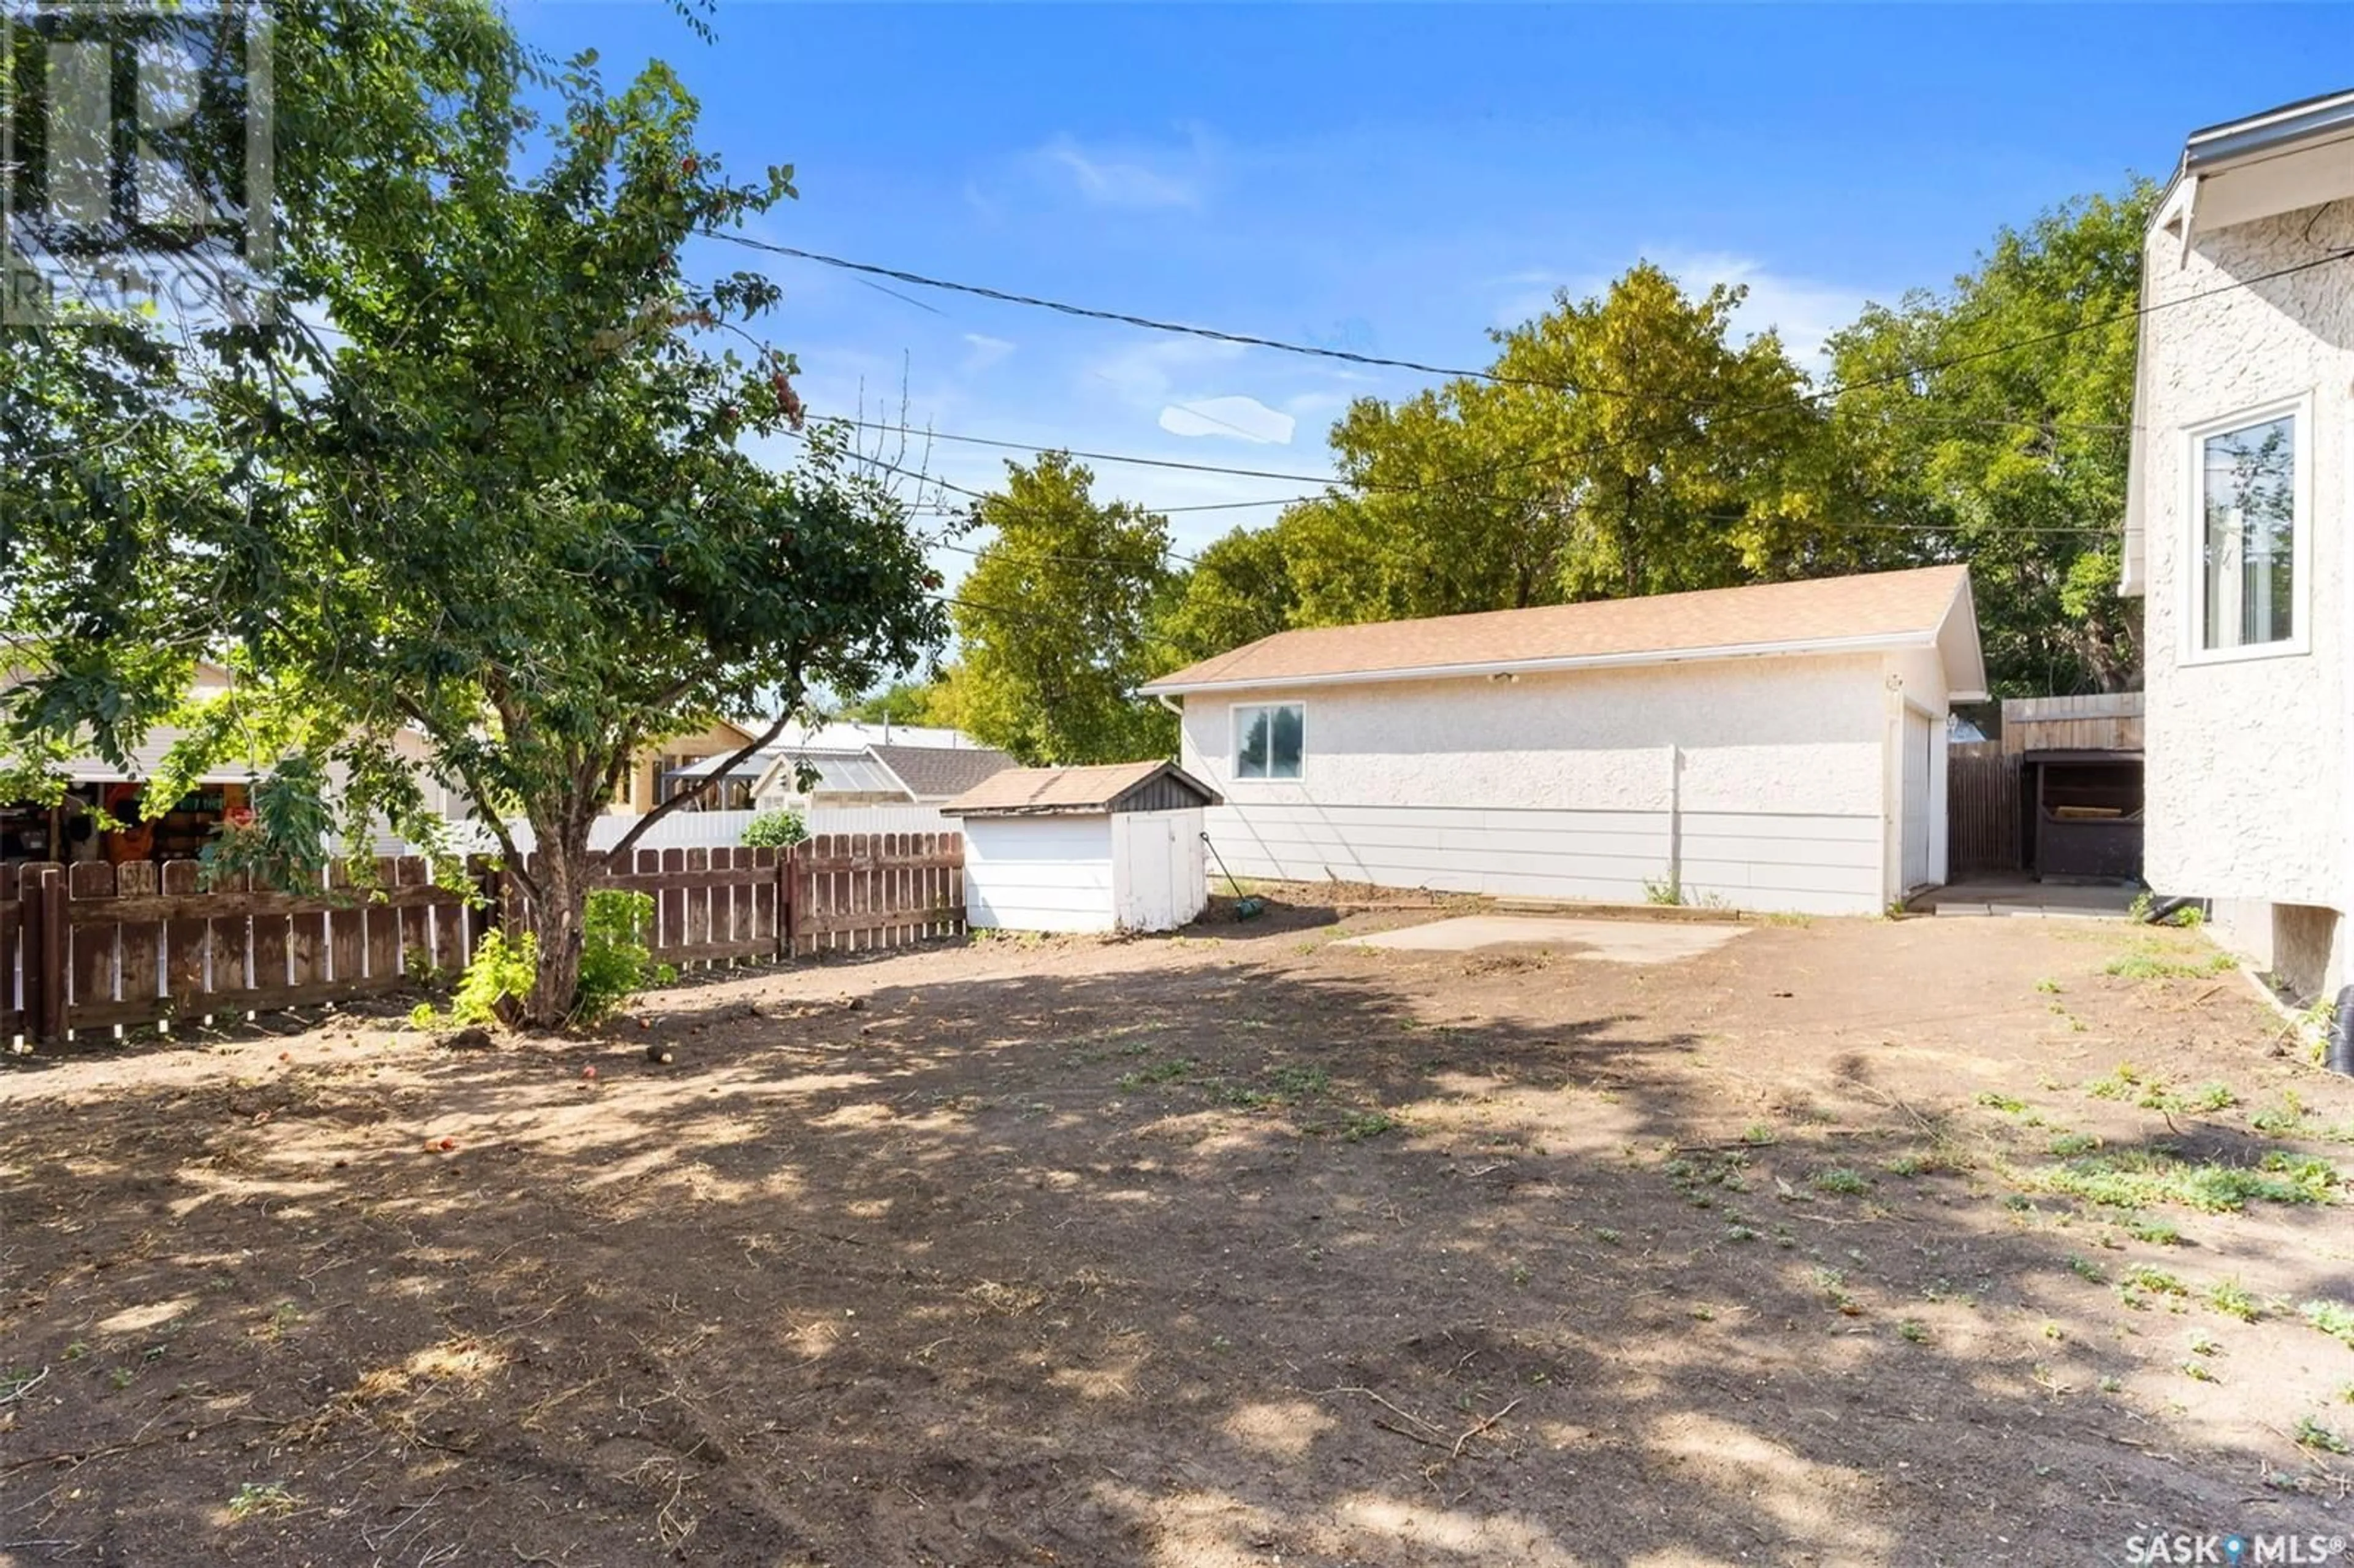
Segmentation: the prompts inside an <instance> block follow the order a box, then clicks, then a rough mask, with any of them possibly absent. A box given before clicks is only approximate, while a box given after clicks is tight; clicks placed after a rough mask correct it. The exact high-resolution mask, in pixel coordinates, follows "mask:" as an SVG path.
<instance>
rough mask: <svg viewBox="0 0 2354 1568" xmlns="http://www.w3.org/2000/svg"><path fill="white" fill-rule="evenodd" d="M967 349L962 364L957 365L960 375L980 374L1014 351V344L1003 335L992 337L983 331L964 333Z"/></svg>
mask: <svg viewBox="0 0 2354 1568" xmlns="http://www.w3.org/2000/svg"><path fill="white" fill-rule="evenodd" d="M964 341H965V345H966V347H967V349H968V350H969V351H970V352H968V353H967V354H966V355H965V356H964V361H963V363H962V364H960V365H959V366H957V374H958V375H960V376H978V375H980V374H981V372H982V371H984V370H986V369H988V368H989V367H990V366H992V365H995V364H996V363H998V362H999V361H1000V360H1002V359H1003V358H1004V357H1005V356H1006V355H1009V354H1012V353H1013V348H1014V345H1013V344H1011V343H1009V342H1007V341H1006V340H1005V339H1003V338H1002V337H991V336H990V335H989V334H987V333H983V332H969V333H966V334H964Z"/></svg>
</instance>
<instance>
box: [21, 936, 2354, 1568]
mask: <svg viewBox="0 0 2354 1568" xmlns="http://www.w3.org/2000/svg"><path fill="white" fill-rule="evenodd" d="M1435 917H1436V912H1425V913H1419V914H1417V913H1414V912H1401V911H1384V912H1375V913H1370V914H1368V913H1360V914H1356V915H1353V916H1348V917H1347V918H1346V919H1343V920H1339V921H1337V922H1336V921H1335V920H1334V918H1333V917H1332V916H1331V914H1330V913H1329V912H1319V911H1316V910H1313V909H1301V908H1296V907H1295V908H1278V910H1276V911H1274V912H1273V913H1272V914H1271V915H1270V916H1268V917H1267V918H1265V919H1262V920H1259V921H1257V922H1253V923H1250V924H1246V925H1239V926H1237V925H1232V924H1222V925H1214V926H1208V927H1201V928H1198V929H1197V930H1196V931H1195V932H1193V933H1192V934H1189V935H1187V936H1185V937H1182V938H1172V939H1161V940H1145V941H1134V942H1127V943H1110V942H1086V941H1055V942H1046V943H1037V944H1023V943H1020V942H1015V941H1009V940H995V941H986V942H976V943H973V944H971V945H970V946H962V945H960V946H949V947H938V948H928V949H922V950H917V951H912V952H907V953H903V954H898V955H893V956H888V957H885V958H881V959H874V960H871V961H854V962H832V963H825V964H804V965H802V966H801V967H799V968H797V969H792V970H790V971H783V970H766V971H757V972H739V973H737V974H736V975H732V976H728V977H725V978H722V979H719V980H713V981H710V982H708V983H705V984H702V985H698V986H694V987H689V988H682V989H680V990H678V991H671V992H667V993H664V994H663V995H661V996H657V997H653V998H650V999H648V1002H647V1009H646V1012H645V1017H646V1019H647V1021H648V1022H647V1026H646V1027H643V1028H642V1027H641V1026H640V1022H639V1019H638V1018H637V1017H634V1016H633V1017H631V1018H630V1019H627V1020H624V1021H622V1022H620V1024H619V1025H618V1026H617V1027H616V1028H614V1029H613V1030H611V1031H610V1032H609V1033H607V1034H606V1035H605V1036H603V1037H600V1038H598V1039H594V1040H586V1039H584V1040H571V1041H546V1042H538V1043H531V1042H525V1043H507V1044H502V1045H501V1046H500V1047H499V1048H497V1049H494V1050H489V1051H482V1050H453V1049H446V1048H441V1047H439V1046H437V1045H436V1044H434V1043H433V1042H432V1041H431V1040H430V1039H429V1037H427V1036H424V1035H420V1034H417V1033H410V1032H408V1030H406V1029H405V1028H404V1027H403V1026H401V1025H400V1024H399V1023H398V1022H396V1021H394V1020H392V1019H390V1018H384V1019H366V1018H355V1017H345V1018H338V1019H334V1020H332V1021H329V1022H325V1023H323V1024H321V1025H319V1026H317V1027H313V1028H310V1029H308V1030H307V1031H304V1032H300V1033H297V1032H295V1031H294V1029H293V1026H292V1025H288V1026H286V1030H285V1032H284V1033H268V1032H255V1033H248V1034H246V1035H244V1036H242V1037H239V1038H236V1039H220V1040H207V1041H202V1042H196V1043H186V1042H184V1043H178V1044H172V1043H154V1042H149V1043H143V1044H131V1045H128V1046H124V1047H98V1048H83V1049H81V1050H80V1051H79V1052H69V1053H61V1054H49V1053H44V1054H39V1055H35V1056H31V1057H20V1058H17V1059H16V1061H15V1062H14V1063H13V1064H12V1065H10V1066H9V1067H7V1068H5V1069H0V1116H4V1117H5V1120H0V1226H5V1230H0V1563H5V1564H9V1565H12V1568H13V1565H16V1564H28V1565H29V1564H37V1563H117V1564H136V1565H140V1568H145V1565H150V1564H179V1563H240V1564H244V1563H260V1564H287V1565H291V1564H318V1565H321V1568H329V1565H333V1568H351V1565H357V1564H376V1563H381V1564H387V1565H391V1564H405V1565H409V1568H432V1565H435V1564H450V1565H452V1568H501V1565H514V1564H553V1565H556V1568H592V1565H597V1568H621V1565H627V1564H638V1563H667V1562H677V1563H697V1564H714V1565H721V1564H758V1565H762V1568H768V1565H782V1564H814V1563H832V1564H841V1565H843V1568H865V1565H896V1564H918V1563H922V1564H950V1563H954V1564H964V1565H968V1568H972V1565H981V1564H1000V1563H1003V1564H1014V1563H1023V1564H1069V1565H1093V1564H1114V1563H1155V1564H1170V1565H1175V1564H1184V1565H1187V1568H1221V1565H1225V1564H1243V1563H1254V1564H1257V1563H1266V1564H1273V1563H1294V1564H1297V1563H1329V1564H1341V1563H1362V1564H1380V1565H1384V1568H1408V1565H1417V1568H1418V1565H1422V1564H1432V1563H1441V1564H1443V1563H1462V1564H1473V1563H1477V1564H1482V1565H1486V1564H1517V1563H1529V1564H1548V1565H1552V1564H1586V1565H1606V1564H1608V1565H1628V1568H1633V1565H1638V1564H1640V1565H1643V1568H1664V1565H1668V1564H1679V1563H1856V1564H1880V1563H1987V1562H1993V1561H2002V1562H2015V1563H2038V1564H2043V1563H2124V1562H2136V1561H2144V1560H2149V1559H2147V1551H2148V1542H2147V1538H2148V1537H2149V1536H2151V1535H2153V1534H2156V1533H2158V1532H2160V1531H2166V1532H2181V1533H2184V1534H2188V1535H2192V1536H2198V1535H2207V1534H2213V1535H2221V1534H2223V1533H2226V1532H2231V1531H2243V1532H2247V1533H2249V1534H2251V1535H2258V1536H2274V1535H2281V1534H2288V1533H2294V1534H2296V1535H2297V1536H2299V1537H2300V1538H2315V1539H2313V1540H2306V1541H2303V1542H2301V1544H2300V1547H2299V1550H2315V1551H2318V1550H2321V1549H2323V1548H2327V1547H2328V1545H2329V1543H2330V1542H2334V1541H2338V1540H2339V1539H2341V1538H2342V1537H2343V1536H2345V1535H2346V1534H2347V1533H2348V1532H2349V1523H2354V1501H2349V1497H2348V1485H2349V1477H2354V1461H2349V1458H2348V1457H2346V1454H2345V1452H2344V1446H2345V1445H2346V1444H2347V1443H2349V1442H2354V1403H2349V1401H2354V1223H2349V1208H2348V1195H2347V1192H2346V1191H2345V1190H2344V1189H2343V1188H2342V1187H2341V1186H2340V1185H2339V1180H2338V1175H2337V1172H2338V1171H2339V1170H2341V1169H2342V1170H2345V1171H2348V1172H2349V1175H2354V1084H2349V1083H2348V1082H2346V1081H2344V1080H2338V1079H2333V1078H2330V1077H2328V1076H2327V1075H2324V1074H2322V1073H2321V1072H2320V1071H2319V1070H2317V1068H2315V1067H2313V1066H2311V1065H2308V1064H2307V1063H2306V1061H2305V1060H2304V1059H2303V1057H2302V1056H2301V1055H2299V1054H2297V1052H2296V1049H2295V1048H2294V1047H2293V1046H2292V1045H2291V1044H2290V1036H2289V1033H2288V1032H2287V1031H2285V1029H2284V1027H2283V1025H2282V1024H2281V1023H2280V1022H2279V1021H2278V1020H2277V1019H2276V1018H2275V1017H2274V1015H2273V1014H2272V1013H2270V1012H2267V1011H2266V1010H2265V1009H2264V1007H2262V1006H2261V1005H2260V1004H2259V1003H2258V1002H2257V1001H2256V1000H2255V999H2254V997H2253V994H2252V993H2251V991H2250V990H2249V988H2248V987H2247V985H2246V984H2245V982H2244V981H2243V979H2242V977H2240V976H2238V975H2236V974H2232V973H2230V972H2223V971H2219V970H2216V969H2214V968H2213V966H2212V963H2211V955H2212V949H2211V948H2210V947H2209V946H2208V945H2207V944H2206V943H2205V941H2204V940H2203V938H2200V937H2199V936H2198V935H2197V934H2195V933H2171V932H2168V933H2157V934H2152V933H2149V932H2146V931H2137V930H2133V929H2129V928H2126V927H2117V926H2097V925H2091V924H2080V923H2074V922H2063V921H2041V920H2026V919H1977V920H1958V919H1914V920H1905V921H1901V922H1884V921H1837V920H1823V921H1817V922H1814V923H1811V924H1793V925H1787V926H1761V927H1751V928H1747V929H1745V930H1744V931H1743V932H1742V934H1740V935H1739V936H1738V937H1736V938H1734V939H1732V940H1730V941H1727V942H1725V943H1723V945H1721V946H1718V947H1716V948H1713V949H1712V950H1707V951H1682V950H1673V951H1670V952H1669V956H1667V957H1664V958H1655V960H1654V961H1649V962H1634V961H1628V962H1619V961H1607V960H1605V959H1598V958H1596V957H1594V956H1591V955H1590V953H1589V952H1587V951H1586V950H1583V949H1576V948H1573V949H1568V950H1558V949H1546V948H1526V947H1519V948H1486V949H1481V950H1477V951H1471V952H1459V951H1458V952H1447V951H1415V950H1408V949H1395V948H1393V949H1384V948H1358V947H1347V946H1341V945H1336V943H1335V941H1334V938H1342V937H1347V936H1349V935H1352V934H1355V933H1360V932H1363V931H1367V930H1373V929H1379V928H1383V927H1396V926H1400V925H1405V924H1410V923H1414V922H1416V921H1423V920H1429V919H1433V918H1435ZM650 1041H666V1042H669V1043H671V1044H672V1045H673V1049H674V1051H675V1054H676V1060H675V1062H674V1063H673V1064H672V1065H656V1064H654V1063H652V1062H651V1061H649V1060H648V1057H647V1053H646V1050H645V1046H646V1044H648V1043H649V1042H650ZM592 1070H593V1076H592V1075H591V1071H592ZM2157 1560H2159V1561H2166V1560H2172V1561H2188V1560H2189V1559H2186V1558H2173V1559H2165V1558H2160V1559H2157ZM2294 1560H2295V1561H2299V1562H2310V1561H2314V1560H2315V1559H2314V1558H2313V1557H2310V1556H2307V1557H2301V1558H2296V1559H2294Z"/></svg>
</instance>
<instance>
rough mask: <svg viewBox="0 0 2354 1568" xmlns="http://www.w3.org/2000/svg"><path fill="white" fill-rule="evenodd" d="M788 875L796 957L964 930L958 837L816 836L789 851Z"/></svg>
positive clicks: (896, 944)
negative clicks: (790, 852)
mask: <svg viewBox="0 0 2354 1568" xmlns="http://www.w3.org/2000/svg"><path fill="white" fill-rule="evenodd" d="M791 874H792V899H791V903H792V952H793V956H795V957H799V956H801V955H803V954H807V953H822V952H834V951H850V950H863V949H864V948H896V947H902V946H905V945H906V944H907V943H910V942H921V941H925V940H927V939H928V938H933V937H953V936H955V935H956V934H957V933H958V932H960V931H961V930H963V929H964V835H963V834H961V833H820V834H818V835H817V836H816V837H815V838H812V839H810V840H808V841H807V842H803V843H801V844H797V845H795V846H794V849H793V863H792V867H791Z"/></svg>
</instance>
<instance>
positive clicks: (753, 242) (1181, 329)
mask: <svg viewBox="0 0 2354 1568" xmlns="http://www.w3.org/2000/svg"><path fill="white" fill-rule="evenodd" d="M703 232H704V233H705V235H706V236H708V237H709V238H713V239H724V240H726V241H727V242H728V243H729V244H731V245H741V246H743V247H745V248H746V249H751V250H766V251H769V253H771V254H773V255H777V256H788V257H790V258H792V259H793V260H796V261H812V262H815V263H816V264H817V265H819V266H821V267H832V268H835V269H838V270H841V271H844V272H857V273H864V274H865V275H867V276H869V277H875V278H889V279H892V280H893V281H896V282H901V283H907V284H910V285H912V286H914V287H916V288H919V289H945V290H947V291H950V292H952V293H959V294H974V295H978V296H979V297H980V298H981V299H984V300H995V301H997V302H999V303H1001V304H1008V305H1026V306H1029V307H1030V308H1032V309H1034V310H1042V311H1054V312H1056V313H1060V314H1063V315H1066V316H1078V317H1081V318H1083V319H1085V320H1087V321H1098V322H1114V323H1119V325H1122V326H1132V327H1140V328H1142V329H1143V330H1145V331H1147V332H1165V333H1176V334H1182V335H1183V336H1187V337H1199V338H1206V339H1208V340H1209V341H1211V342H1213V343H1231V344H1239V345H1241V346H1242V347H1245V348H1271V349H1275V350H1277V351H1278V352H1280V353H1283V354H1299V355H1309V356H1310V357H1312V358H1317V359H1337V360H1341V361H1343V362H1345V363H1347V364H1350V365H1364V366H1375V367H1379V368H1384V369H1391V370H1412V371H1416V372H1417V373H1419V374H1421V375H1424V376H1454V377H1469V378H1472V379H1475V380H1480V381H1505V380H1508V379H1510V378H1509V377H1505V376H1497V375H1495V374H1494V373H1492V372H1490V371H1485V370H1457V369H1451V368H1449V367H1447V366H1443V365H1426V364H1423V363H1422V362H1421V361H1419V360H1413V359H1392V358H1389V357H1386V356H1385V355H1378V354H1359V353H1356V352H1355V351H1354V350H1352V349H1346V348H1326V347H1324V346H1322V345H1321V344H1306V343H1287V342H1285V341H1284V340H1283V339H1281V338H1275V337H1260V336H1258V335H1257V334H1252V333H1239V332H1226V331H1224V330H1222V329H1220V328H1217V327H1205V326H1194V325H1192V324H1191V323H1185V322H1165V321H1157V320H1155V319H1154V318H1152V317H1150V316H1141V315H1135V314H1132V313H1129V312H1127V311H1106V310H1097V309H1096V308H1095V307H1093V306H1090V305H1074V304H1071V303H1068V302H1065V301H1062V300H1049V299H1044V298H1041V297H1040V296H1038V295H1036V294H1017V293H1013V292H1011V291H1007V290H1004V289H992V288H990V287H988V286H987V285H986V284H981V283H959V282H954V281H950V280H949V279H946V278H928V277H926V276H924V274H922V273H920V272H908V271H903V270H900V269H898V268H896V267H881V266H877V265H875V263H874V262H872V261H852V260H847V259H846V258H843V257H840V256H828V255H826V254H825V253H824V252H823V251H820V250H804V249H801V248H800V247H799V246H794V245H779V244H777V243H776V242H775V241H773V240H768V239H756V238H753V237H752V236H750V235H748V234H730V233H726V232H724V231H722V230H719V229H716V228H706V229H705V230H704V231H703ZM1528 385H1532V386H1544V387H1553V390H1555V391H1566V392H1575V391H1580V390H1583V389H1582V388H1580V387H1568V386H1563V385H1561V384H1559V383H1553V382H1531V383H1528Z"/></svg>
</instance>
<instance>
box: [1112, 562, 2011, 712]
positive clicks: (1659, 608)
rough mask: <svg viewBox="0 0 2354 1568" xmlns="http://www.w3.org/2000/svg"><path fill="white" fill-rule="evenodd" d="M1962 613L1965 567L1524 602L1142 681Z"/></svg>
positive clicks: (1826, 630) (1318, 634)
mask: <svg viewBox="0 0 2354 1568" xmlns="http://www.w3.org/2000/svg"><path fill="white" fill-rule="evenodd" d="M1957 605H1958V606H1960V607H1961V609H1962V613H1963V614H1965V615H1967V614H1969V613H1970V611H1969V609H1968V606H1969V568H1968V567H1960V566H1946V567H1918V568H1915V569H1914V570H1910V571H1901V572H1872V573H1867V574H1863V575H1860V576H1854V577H1815V578H1810V579H1808V580H1805V581H1799V582H1785V583H1758V584H1754V585H1752V586H1749V587H1746V588H1704V589H1701V590H1699V591H1697V592H1692V593H1663V594H1651V595H1647V596H1645V597H1642V598H1638V599H1593V600H1589V601H1587V602H1585V603H1583V604H1559V605H1545V606H1540V607H1538V608H1536V609H1500V610H1487V611H1483V612H1479V613H1476V614H1470V615H1443V616H1434V617H1431V618H1429V619H1427V620H1383V621H1373V622H1371V623H1368V624H1365V625H1360V626H1320V627H1311V628H1306V629H1302V630H1296V631H1278V632H1277V633H1276V634H1275V635H1274V636H1272V637H1263V638H1261V639H1259V641H1257V642H1252V643H1248V644H1246V645H1245V646H1243V647H1240V648H1237V649H1235V650H1234V651H1233V652H1229V653H1221V654H1219V655H1217V656H1216V657H1214V658H1211V659H1204V660H1203V661H1201V662H1199V663H1194V664H1188V665H1187V666H1186V667H1185V668H1183V669H1182V670H1179V671H1176V672H1174V673H1171V674H1167V675H1162V676H1161V677H1160V678H1159V679H1157V680H1154V681H1151V682H1149V683H1146V685H1145V687H1144V690H1145V691H1146V692H1147V693H1156V692H1170V693H1176V692H1184V691H1197V690H1201V689H1204V688H1216V687H1230V686H1231V687H1241V686H1273V685H1281V684H1284V683H1288V682H1296V681H1319V682H1330V681H1345V680H1347V679H1348V678H1349V677H1351V676H1352V675H1362V676H1365V677H1368V678H1382V677H1384V676H1387V677H1389V678H1392V679H1395V678H1399V677H1400V676H1401V675H1402V674H1404V673H1407V672H1412V673H1416V674H1417V675H1418V674H1423V673H1428V674H1431V675H1444V674H1447V673H1448V672H1449V671H1450V669H1453V668H1457V667H1460V668H1464V669H1466V670H1473V671H1476V670H1482V669H1493V668H1499V667H1505V668H1508V667H1510V666H1512V665H1516V664H1547V663H1557V664H1575V663H1577V662H1583V661H1606V662H1647V661H1649V660H1658V661H1659V662H1667V661H1669V660H1672V659H1678V658H1691V657H1706V656H1707V655H1708V654H1710V653H1711V652H1732V651H1749V650H1759V651H1765V650H1777V649H1784V648H1792V647H1807V646H1810V645H1826V644H1828V645H1833V646H1836V645H1839V644H1858V645H1861V644H1864V643H1869V642H1874V641H1885V642H1891V643H1893V642H1899V641H1926V640H1928V639H1930V638H1933V637H1935V635H1936V634H1937V631H1938V629H1939V628H1940V627H1942V626H1943V625H1944V624H1945V621H1946V617H1947V615H1948V614H1950V613H1952V612H1953V611H1954V609H1956V606H1957Z"/></svg>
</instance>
